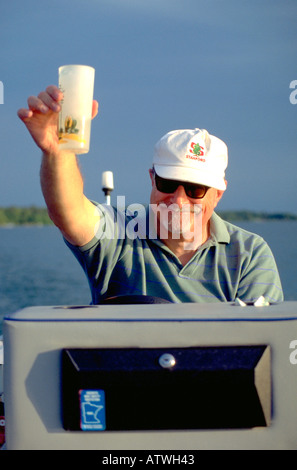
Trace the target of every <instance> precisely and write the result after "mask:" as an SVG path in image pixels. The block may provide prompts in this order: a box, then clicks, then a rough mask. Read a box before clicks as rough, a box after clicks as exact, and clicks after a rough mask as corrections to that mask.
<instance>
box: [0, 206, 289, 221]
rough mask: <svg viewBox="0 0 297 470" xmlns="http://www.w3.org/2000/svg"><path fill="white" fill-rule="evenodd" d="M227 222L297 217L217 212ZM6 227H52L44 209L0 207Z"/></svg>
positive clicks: (243, 212) (276, 214)
mask: <svg viewBox="0 0 297 470" xmlns="http://www.w3.org/2000/svg"><path fill="white" fill-rule="evenodd" d="M217 213H218V214H219V215H220V216H221V217H222V218H223V219H224V220H227V221H229V222H240V221H246V222H248V221H262V220H297V215H295V214H290V213H282V212H281V213H268V212H254V211H248V210H241V211H217ZM7 225H52V221H51V219H50V218H49V215H48V212H47V209H46V208H45V207H36V206H30V207H16V206H10V207H0V226H7Z"/></svg>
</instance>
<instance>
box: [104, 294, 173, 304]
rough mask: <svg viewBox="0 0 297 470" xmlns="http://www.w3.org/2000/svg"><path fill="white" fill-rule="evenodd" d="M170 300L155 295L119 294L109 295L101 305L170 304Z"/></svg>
mask: <svg viewBox="0 0 297 470" xmlns="http://www.w3.org/2000/svg"><path fill="white" fill-rule="evenodd" d="M170 303H172V302H170V301H169V300H166V299H162V298H161V297H154V296H153V295H117V296H115V297H108V298H107V299H104V300H103V301H102V302H100V305H109V304H117V305H127V304H130V305H131V304H170Z"/></svg>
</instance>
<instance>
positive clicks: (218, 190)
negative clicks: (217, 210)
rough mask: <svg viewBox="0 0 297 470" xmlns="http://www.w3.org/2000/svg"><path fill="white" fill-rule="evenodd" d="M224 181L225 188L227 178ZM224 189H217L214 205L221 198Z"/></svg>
mask: <svg viewBox="0 0 297 470" xmlns="http://www.w3.org/2000/svg"><path fill="white" fill-rule="evenodd" d="M225 183H226V189H227V180H225ZM226 189H217V194H216V205H215V207H216V206H217V204H218V202H219V201H220V200H221V199H222V197H223V194H224V192H225V191H226Z"/></svg>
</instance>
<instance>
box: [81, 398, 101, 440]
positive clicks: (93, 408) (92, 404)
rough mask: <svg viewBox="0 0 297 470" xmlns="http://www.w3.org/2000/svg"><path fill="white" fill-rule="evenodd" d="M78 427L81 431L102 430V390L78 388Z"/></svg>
mask: <svg viewBox="0 0 297 470" xmlns="http://www.w3.org/2000/svg"><path fill="white" fill-rule="evenodd" d="M79 393H80V428H81V430H82V431H104V430H105V429H106V420H105V392H104V390H80V392H79Z"/></svg>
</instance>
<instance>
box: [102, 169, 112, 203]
mask: <svg viewBox="0 0 297 470" xmlns="http://www.w3.org/2000/svg"><path fill="white" fill-rule="evenodd" d="M113 189H114V185H113V173H112V171H104V172H103V173H102V191H103V192H104V194H105V201H106V205H108V206H110V193H111V191H112V190H113Z"/></svg>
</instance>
